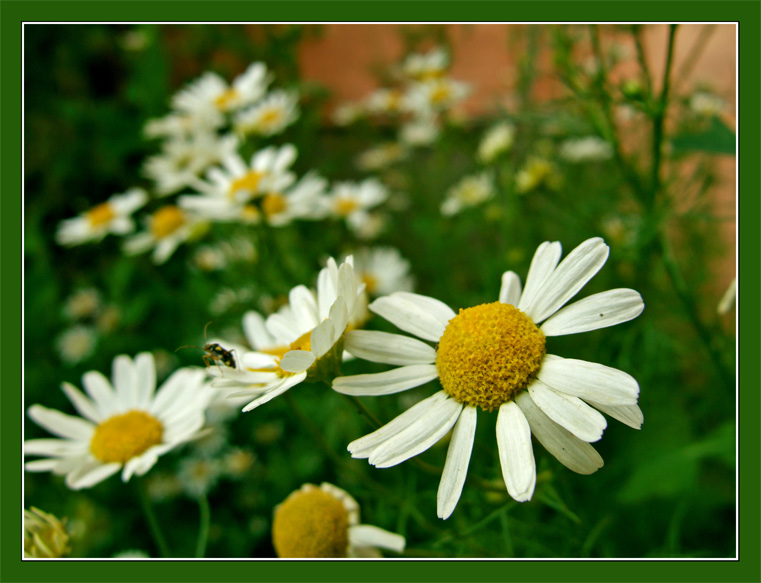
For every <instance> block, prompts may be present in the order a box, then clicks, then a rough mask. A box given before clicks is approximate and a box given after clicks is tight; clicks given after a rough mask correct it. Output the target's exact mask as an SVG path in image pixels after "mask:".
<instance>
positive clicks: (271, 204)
mask: <svg viewBox="0 0 761 583" xmlns="http://www.w3.org/2000/svg"><path fill="white" fill-rule="evenodd" d="M287 206H288V205H287V204H286V202H285V197H284V196H283V195H282V194H278V193H276V192H270V193H269V194H268V195H267V196H265V197H264V200H263V201H262V210H263V211H264V214H265V215H267V216H268V217H271V216H272V215H276V214H278V213H282V212H283V211H284V210H285V209H286V208H287Z"/></svg>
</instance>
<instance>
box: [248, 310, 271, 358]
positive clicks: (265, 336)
mask: <svg viewBox="0 0 761 583" xmlns="http://www.w3.org/2000/svg"><path fill="white" fill-rule="evenodd" d="M243 333H244V334H245V335H246V340H248V343H249V344H250V345H251V348H253V349H255V350H262V349H263V348H272V347H273V346H274V343H275V339H274V338H273V337H272V335H271V334H270V333H269V332H268V331H267V328H266V326H265V325H264V318H263V317H262V315H261V314H259V313H258V312H254V311H250V312H246V313H245V314H243Z"/></svg>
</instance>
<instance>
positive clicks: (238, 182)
mask: <svg viewBox="0 0 761 583" xmlns="http://www.w3.org/2000/svg"><path fill="white" fill-rule="evenodd" d="M262 178H264V173H263V172H256V171H255V170H251V171H250V172H248V173H246V174H244V175H243V176H241V177H240V178H236V179H235V180H233V181H232V183H231V184H230V190H229V191H228V196H229V197H230V198H235V195H236V194H238V191H239V190H247V191H249V192H250V193H252V194H253V193H254V192H256V189H257V188H258V187H259V183H260V182H261V180H262Z"/></svg>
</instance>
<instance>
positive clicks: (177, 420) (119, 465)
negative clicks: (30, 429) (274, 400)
mask: <svg viewBox="0 0 761 583" xmlns="http://www.w3.org/2000/svg"><path fill="white" fill-rule="evenodd" d="M204 378H205V373H204V371H203V369H190V368H185V369H180V370H178V371H176V372H175V373H174V374H172V375H171V376H170V377H169V378H168V379H167V380H166V381H165V382H164V384H163V385H162V386H161V387H160V388H159V390H158V391H156V390H155V389H156V369H155V363H154V360H153V355H152V354H150V353H147V352H143V353H141V354H138V355H137V356H136V357H135V359H134V360H133V359H132V358H130V357H128V356H126V355H120V356H117V357H116V358H115V359H114V363H113V374H112V381H113V385H112V384H111V383H110V382H109V381H108V379H107V378H106V377H105V376H103V375H102V374H101V373H99V372H97V371H90V372H87V373H85V374H84V376H83V377H82V383H83V384H84V387H85V392H86V393H87V395H85V394H84V393H82V392H81V391H80V390H79V389H77V388H75V387H74V386H73V385H70V384H69V383H63V384H62V387H61V388H62V389H63V391H64V393H66V396H67V397H68V398H69V400H70V401H71V402H72V404H73V405H74V408H75V409H76V410H77V411H78V412H79V414H80V415H81V417H77V416H74V415H67V414H65V413H61V412H60V411H56V410H54V409H48V408H47V407H43V406H42V405H32V406H31V407H30V408H29V411H28V414H29V417H31V418H32V420H34V421H35V422H36V423H37V424H38V425H40V426H41V427H43V428H45V429H47V430H48V431H49V432H50V433H53V434H54V435H56V436H58V437H59V438H60V439H59V438H55V439H52V438H51V439H32V440H28V441H25V442H24V455H25V456H27V455H37V456H44V457H43V459H38V460H34V461H30V462H27V463H26V465H25V468H26V470H27V471H30V472H53V473H54V474H57V475H65V476H66V485H67V486H68V487H69V488H71V489H72V490H79V489H82V488H89V487H91V486H94V485H95V484H97V483H99V482H101V481H103V480H105V479H106V478H108V477H109V476H111V475H113V474H115V473H117V472H119V471H121V474H122V481H124V482H126V481H128V480H129V479H130V478H131V477H132V476H133V475H138V476H141V475H143V474H145V473H146V472H147V471H148V470H150V469H151V468H152V467H153V465H154V464H155V463H156V461H157V460H158V458H159V456H160V455H163V454H165V453H167V452H168V451H170V450H171V449H173V448H175V447H177V446H178V445H181V444H183V443H185V442H187V441H190V440H191V439H194V438H195V437H196V436H197V435H198V431H199V430H200V429H201V426H202V425H203V422H204V410H205V408H206V404H207V403H208V400H209V398H210V397H211V395H212V394H213V391H211V390H209V389H208V388H206V387H205V386H204Z"/></svg>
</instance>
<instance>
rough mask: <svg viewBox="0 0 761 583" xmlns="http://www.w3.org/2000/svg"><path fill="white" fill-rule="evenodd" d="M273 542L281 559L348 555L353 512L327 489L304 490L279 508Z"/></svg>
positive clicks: (292, 496) (273, 530)
mask: <svg viewBox="0 0 761 583" xmlns="http://www.w3.org/2000/svg"><path fill="white" fill-rule="evenodd" d="M272 542H273V544H274V545H275V551H277V555H278V556H279V557H281V558H338V557H345V556H346V554H347V550H348V548H349V515H348V513H347V512H346V508H344V505H343V503H342V502H341V501H340V500H338V499H336V498H334V497H333V496H331V495H330V494H328V493H327V492H324V491H322V490H320V489H317V488H315V489H313V490H307V491H303V490H300V491H298V492H295V493H293V494H291V495H290V496H289V497H288V498H287V499H286V500H285V502H283V503H282V504H281V505H280V506H279V507H278V508H277V510H276V511H275V519H274V521H273V523H272Z"/></svg>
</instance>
